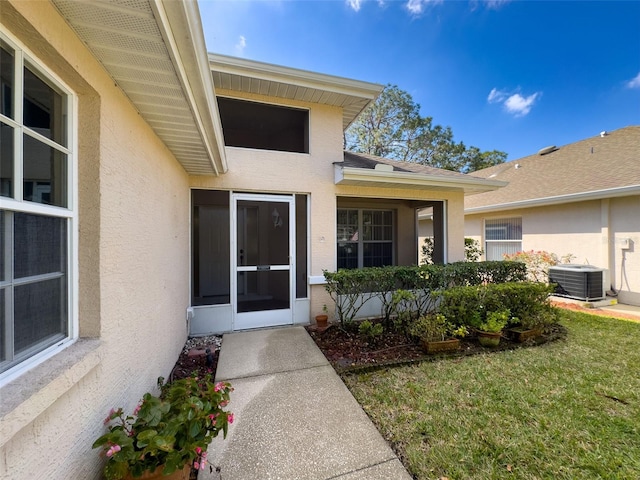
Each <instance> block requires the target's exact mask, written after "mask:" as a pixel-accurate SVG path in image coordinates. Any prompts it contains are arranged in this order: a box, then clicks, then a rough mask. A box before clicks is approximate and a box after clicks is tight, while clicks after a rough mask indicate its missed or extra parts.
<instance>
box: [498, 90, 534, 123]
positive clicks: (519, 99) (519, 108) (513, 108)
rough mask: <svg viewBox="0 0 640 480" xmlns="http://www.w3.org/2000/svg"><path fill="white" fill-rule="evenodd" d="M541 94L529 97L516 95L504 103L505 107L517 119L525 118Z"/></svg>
mask: <svg viewBox="0 0 640 480" xmlns="http://www.w3.org/2000/svg"><path fill="white" fill-rule="evenodd" d="M538 95H539V93H538V92H536V93H534V94H532V95H529V96H528V97H523V96H522V95H520V94H519V93H514V94H513V95H511V96H510V97H509V98H507V100H506V101H505V102H504V106H505V108H506V109H507V111H508V112H509V113H513V114H514V115H515V116H516V117H523V116H525V115H526V114H527V113H529V112H530V111H531V107H533V104H534V102H535V101H536V99H537V98H538Z"/></svg>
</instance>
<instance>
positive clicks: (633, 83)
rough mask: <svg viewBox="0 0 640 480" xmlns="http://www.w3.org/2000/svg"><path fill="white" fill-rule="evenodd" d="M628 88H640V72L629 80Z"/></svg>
mask: <svg viewBox="0 0 640 480" xmlns="http://www.w3.org/2000/svg"><path fill="white" fill-rule="evenodd" d="M627 87H628V88H640V73H638V75H636V76H635V77H633V78H632V79H631V80H629V81H628V82H627Z"/></svg>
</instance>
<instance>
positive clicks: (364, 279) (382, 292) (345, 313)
mask: <svg viewBox="0 0 640 480" xmlns="http://www.w3.org/2000/svg"><path fill="white" fill-rule="evenodd" d="M526 272H527V271H526V265H525V264H524V263H520V262H457V263H450V264H446V265H420V266H410V267H369V268H360V269H352V270H347V269H343V270H339V271H337V272H329V271H326V270H325V271H323V273H324V277H325V279H326V281H327V284H326V289H327V292H329V294H330V295H331V298H332V299H333V301H334V302H335V303H336V313H337V316H338V319H339V320H340V322H342V323H344V322H350V321H351V320H353V319H354V318H355V317H356V315H357V313H358V311H359V310H360V308H362V306H363V305H364V304H365V303H366V302H367V301H369V300H370V299H371V298H374V297H378V298H380V299H381V301H382V311H381V313H380V316H381V317H382V318H384V319H385V320H387V321H388V320H389V317H390V316H391V315H392V314H393V309H394V305H393V302H392V301H391V296H390V295H387V293H388V292H394V291H396V290H411V291H412V292H414V293H416V295H415V298H414V300H413V302H414V304H413V310H414V313H415V315H416V316H420V315H423V314H425V313H428V312H430V311H432V310H433V309H434V308H435V305H436V303H437V297H438V295H439V293H440V291H442V290H444V289H449V288H452V287H456V286H471V285H483V284H491V283H504V282H518V281H524V280H525V278H526Z"/></svg>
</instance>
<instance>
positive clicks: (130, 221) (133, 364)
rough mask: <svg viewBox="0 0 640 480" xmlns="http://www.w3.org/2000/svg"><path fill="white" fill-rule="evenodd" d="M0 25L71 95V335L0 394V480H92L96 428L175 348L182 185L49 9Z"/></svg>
mask: <svg viewBox="0 0 640 480" xmlns="http://www.w3.org/2000/svg"><path fill="white" fill-rule="evenodd" d="M0 21H2V23H3V25H4V26H6V27H7V29H8V31H9V32H10V33H12V34H13V35H14V36H15V37H16V38H17V40H18V41H19V42H21V43H22V44H23V45H27V46H28V48H30V49H31V50H32V52H33V54H34V56H35V57H36V59H37V60H38V61H39V62H41V63H43V64H44V65H45V66H47V67H49V68H50V69H51V71H53V73H54V74H56V75H57V76H58V77H59V78H60V79H61V80H62V81H64V82H65V83H66V84H67V85H68V86H69V87H70V88H71V89H72V90H74V92H75V93H76V94H77V95H78V111H79V119H78V120H79V121H78V126H79V128H78V156H77V161H78V175H79V186H78V190H79V192H78V197H79V209H78V212H79V214H78V223H79V247H78V250H79V255H78V264H79V282H78V289H79V295H78V304H79V315H78V317H79V325H80V332H81V337H82V341H80V342H78V343H77V344H75V345H73V346H71V347H69V348H67V349H66V350H64V351H62V352H60V353H58V354H57V355H55V356H54V357H53V358H51V359H49V360H48V361H47V362H45V363H44V364H42V365H39V366H37V367H35V368H33V369H31V370H30V371H28V372H27V373H25V374H23V375H22V376H20V377H18V378H17V379H16V380H15V381H14V382H12V383H11V384H9V385H6V386H4V387H2V389H1V390H0V396H1V397H2V399H3V400H2V401H3V410H2V415H1V416H0V437H2V442H1V447H0V448H1V450H0V477H2V478H11V479H23V478H24V479H31V478H33V475H37V477H38V478H52V479H90V478H99V476H100V474H99V472H100V468H101V465H100V463H101V461H100V457H99V455H98V451H96V450H92V449H91V444H92V442H93V440H95V438H97V437H98V436H99V435H101V434H102V433H104V426H103V423H102V420H103V419H104V417H105V416H106V414H107V412H108V411H109V409H110V408H111V407H117V406H124V407H126V408H128V409H131V408H133V407H134V406H135V403H136V402H137V401H138V399H139V398H140V397H141V396H142V394H143V393H144V392H145V391H150V390H153V388H154V387H155V384H156V379H157V377H158V376H165V377H166V376H168V374H169V373H170V370H171V368H172V366H173V364H174V362H175V360H176V358H177V356H178V353H179V351H180V349H181V347H182V346H183V344H184V340H185V338H186V334H187V330H186V320H185V310H186V307H187V306H188V302H189V275H188V273H189V182H188V176H187V175H186V173H185V172H184V170H183V169H182V168H181V166H180V165H179V164H178V162H177V161H176V160H175V158H174V157H173V156H172V154H171V153H170V152H169V151H168V150H167V148H166V147H165V145H164V144H163V143H162V142H161V141H160V140H159V139H158V138H157V137H156V136H155V134H154V133H153V131H152V130H151V129H150V128H149V127H148V125H147V124H146V123H145V122H144V121H143V120H142V119H141V117H140V116H139V114H138V113H137V111H136V110H135V109H134V108H133V106H132V105H131V103H130V102H129V100H128V99H127V97H126V96H125V95H124V94H123V93H122V91H121V90H120V89H119V88H118V87H117V86H115V85H114V82H113V80H112V79H111V78H110V77H109V76H108V75H107V73H106V71H105V70H104V68H103V67H102V66H101V65H100V64H99V63H98V62H97V61H96V60H95V59H94V58H93V56H92V55H91V54H90V52H88V51H87V49H86V48H85V47H84V45H83V44H82V42H80V41H79V39H78V38H77V37H76V36H75V34H74V33H73V32H72V31H71V30H70V28H69V27H68V26H67V24H66V23H65V22H64V21H63V19H62V18H61V17H60V16H59V15H58V13H57V11H56V10H55V9H54V8H53V6H52V5H51V4H50V3H48V2H9V3H7V2H3V4H2V15H1V16H0ZM87 339H93V341H88V340H87ZM10 392H14V393H15V392H19V395H15V394H11V395H10V396H8V395H7V394H8V393H10ZM9 398H10V401H9V400H8V399H9ZM35 472H37V473H35Z"/></svg>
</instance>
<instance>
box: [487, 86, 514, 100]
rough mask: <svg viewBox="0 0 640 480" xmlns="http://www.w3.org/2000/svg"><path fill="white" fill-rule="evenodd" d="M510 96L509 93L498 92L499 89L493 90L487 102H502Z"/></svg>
mask: <svg viewBox="0 0 640 480" xmlns="http://www.w3.org/2000/svg"><path fill="white" fill-rule="evenodd" d="M508 96H509V95H508V93H506V92H503V91H501V90H498V89H497V88H492V89H491V91H490V92H489V96H488V97H487V102H489V103H496V102H502V101H503V100H504V99H505V98H507V97H508Z"/></svg>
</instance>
